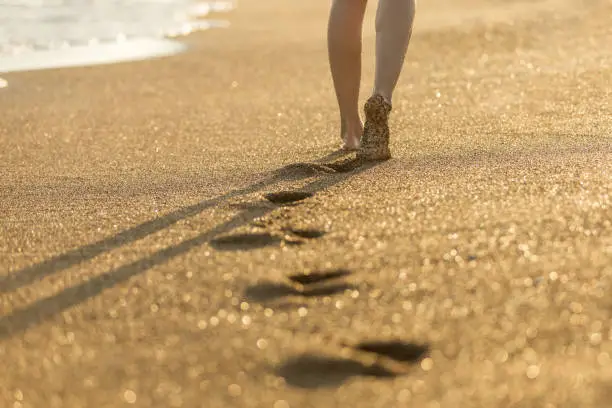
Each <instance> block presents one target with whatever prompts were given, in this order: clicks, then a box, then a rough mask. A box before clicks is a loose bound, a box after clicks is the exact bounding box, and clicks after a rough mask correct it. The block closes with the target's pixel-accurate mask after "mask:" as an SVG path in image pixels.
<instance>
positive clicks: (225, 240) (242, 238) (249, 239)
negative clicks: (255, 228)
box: [210, 232, 282, 251]
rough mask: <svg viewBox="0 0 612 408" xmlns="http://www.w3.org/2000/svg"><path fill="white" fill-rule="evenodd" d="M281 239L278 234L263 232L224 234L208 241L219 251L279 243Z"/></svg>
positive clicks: (261, 246)
mask: <svg viewBox="0 0 612 408" xmlns="http://www.w3.org/2000/svg"><path fill="white" fill-rule="evenodd" d="M281 242H282V239H281V238H280V237H278V236H275V235H272V234H269V233H267V232H263V233H252V234H234V235H225V236H222V237H218V238H215V239H213V240H211V241H210V245H211V246H212V247H213V248H215V249H217V250H221V251H240V250H248V249H257V248H264V247H267V246H271V245H279V244H280V243H281Z"/></svg>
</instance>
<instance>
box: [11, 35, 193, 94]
mask: <svg viewBox="0 0 612 408" xmlns="http://www.w3.org/2000/svg"><path fill="white" fill-rule="evenodd" d="M186 48H187V47H186V45H185V44H183V43H181V42H179V41H174V40H169V39H153V38H134V39H130V40H126V41H123V42H113V43H100V44H95V45H83V46H74V47H70V48H63V49H57V50H45V51H33V52H24V53H21V54H17V55H9V56H0V74H5V73H8V72H17V71H36V70H42V69H51V68H69V67H85V66H92V65H105V64H114V63H119V62H127V61H139V60H145V59H149V58H155V57H166V56H170V55H174V54H178V53H180V52H183V51H185V49H186ZM3 81H4V80H2V79H0V88H2V83H3ZM4 85H5V86H6V81H4Z"/></svg>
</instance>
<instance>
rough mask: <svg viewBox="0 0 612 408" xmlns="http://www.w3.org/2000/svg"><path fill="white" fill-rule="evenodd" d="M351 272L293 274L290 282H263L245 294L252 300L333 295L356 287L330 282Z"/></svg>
mask: <svg viewBox="0 0 612 408" xmlns="http://www.w3.org/2000/svg"><path fill="white" fill-rule="evenodd" d="M350 274H351V272H350V271H348V270H345V269H338V270H331V271H320V272H312V273H304V274H297V275H291V276H289V277H288V279H289V282H287V283H279V282H262V283H258V284H256V285H253V286H250V287H249V288H247V290H246V291H245V293H244V295H245V297H246V298H247V299H249V300H250V301H255V302H269V301H273V300H277V299H281V298H285V297H289V296H299V297H304V298H312V297H324V296H332V295H336V294H340V293H344V292H345V291H347V290H349V289H355V286H354V285H351V284H349V283H346V282H337V283H331V284H328V282H329V281H333V280H336V279H339V278H342V277H345V276H348V275H350Z"/></svg>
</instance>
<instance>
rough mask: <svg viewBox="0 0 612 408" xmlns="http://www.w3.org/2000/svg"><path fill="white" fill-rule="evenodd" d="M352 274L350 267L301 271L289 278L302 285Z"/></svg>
mask: <svg viewBox="0 0 612 408" xmlns="http://www.w3.org/2000/svg"><path fill="white" fill-rule="evenodd" d="M350 274H351V271H349V270H348V269H335V270H331V271H317V272H311V273H300V274H297V275H291V276H289V280H290V281H292V282H295V283H299V284H300V285H313V284H317V283H321V282H326V281H329V280H332V279H338V278H344V277H345V276H348V275H350Z"/></svg>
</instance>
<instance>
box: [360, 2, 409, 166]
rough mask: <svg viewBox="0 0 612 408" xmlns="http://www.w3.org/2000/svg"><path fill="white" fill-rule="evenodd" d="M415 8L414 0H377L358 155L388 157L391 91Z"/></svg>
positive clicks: (402, 57) (399, 66) (376, 158)
mask: <svg viewBox="0 0 612 408" xmlns="http://www.w3.org/2000/svg"><path fill="white" fill-rule="evenodd" d="M415 9H416V1H415V0H379V3H378V10H377V12H376V74H375V80H374V91H373V94H372V97H371V98H370V99H368V101H367V102H366V105H365V115H366V123H365V128H364V131H363V138H362V139H361V148H360V150H359V153H358V157H360V158H361V159H364V160H386V159H389V158H390V157H391V152H390V150H389V126H388V117H389V113H390V112H391V101H392V98H393V91H394V90H395V85H396V84H397V80H398V78H399V76H400V73H401V71H402V67H403V65H404V57H405V56H406V51H407V49H408V44H409V43H410V36H411V35H412V24H413V22H414V14H415Z"/></svg>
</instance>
